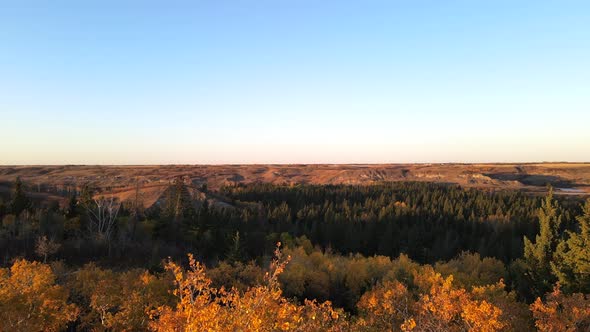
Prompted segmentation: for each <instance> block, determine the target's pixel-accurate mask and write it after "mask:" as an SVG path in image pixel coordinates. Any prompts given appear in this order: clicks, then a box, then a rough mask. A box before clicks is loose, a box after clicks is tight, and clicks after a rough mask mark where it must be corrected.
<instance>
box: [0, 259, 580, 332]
mask: <svg viewBox="0 0 590 332" xmlns="http://www.w3.org/2000/svg"><path fill="white" fill-rule="evenodd" d="M286 252H296V251H292V250H286ZM315 258H316V259H320V257H319V256H317V255H316V256H315ZM290 259H291V257H290V256H287V257H285V256H284V254H283V252H281V251H280V250H279V249H278V248H277V250H276V251H275V258H274V259H273V260H272V262H271V264H270V267H269V268H268V272H266V274H265V275H264V277H263V279H262V280H263V281H262V282H261V283H260V284H257V285H253V286H248V287H246V286H243V285H242V286H243V287H240V288H235V287H229V288H226V287H223V286H219V287H218V286H213V281H212V280H211V279H210V278H209V276H208V275H207V270H206V268H205V266H204V265H203V264H202V263H200V262H199V261H197V260H196V259H195V258H194V257H193V256H192V255H189V256H188V264H187V266H188V268H187V269H184V268H183V267H182V266H181V265H179V264H177V263H175V262H173V261H172V260H167V261H166V262H165V263H164V272H161V273H150V272H148V271H146V270H141V269H132V270H127V271H123V272H116V271H113V270H109V269H103V268H101V267H99V266H97V265H96V264H88V265H85V266H84V267H82V268H80V269H77V270H70V271H69V272H67V273H64V271H60V269H59V268H57V267H56V266H57V265H56V266H54V267H53V270H52V267H50V266H49V265H47V264H42V263H38V262H27V261H25V260H17V261H16V262H15V263H14V264H13V265H12V267H11V268H10V269H0V318H1V320H0V331H63V330H66V329H68V330H71V331H146V330H152V331H178V332H181V331H353V332H365V331H414V332H418V331H451V332H452V331H480V332H488V331H528V330H533V329H535V328H537V329H538V330H539V331H556V332H557V331H585V330H587V329H588V328H590V298H589V297H588V296H587V295H583V294H571V295H566V294H563V293H562V292H561V289H560V287H559V286H557V287H556V288H555V289H554V290H553V292H551V293H549V294H546V296H545V297H544V299H543V298H538V299H537V300H536V301H535V302H534V303H533V304H531V305H530V307H527V305H526V304H524V303H523V302H520V301H517V298H516V295H515V293H514V292H509V291H507V290H506V288H507V287H506V285H504V283H503V281H502V280H499V281H498V282H497V283H495V284H486V285H474V286H466V284H468V283H469V282H467V281H464V282H463V283H462V284H456V283H455V282H454V277H453V275H446V276H445V275H443V274H441V273H439V272H437V270H436V269H435V268H434V267H433V266H430V265H419V264H416V263H413V262H411V261H410V260H408V258H404V257H400V259H398V261H397V262H396V264H398V265H397V267H396V268H395V269H394V270H395V271H393V270H392V271H393V272H391V271H390V272H391V273H389V274H388V276H386V277H384V278H383V280H381V281H379V282H377V283H376V284H375V285H374V286H372V287H371V288H370V289H369V290H368V291H366V292H365V293H364V294H363V295H362V296H361V297H360V300H359V301H358V303H357V306H356V309H357V310H356V312H354V313H350V312H345V311H344V310H342V309H338V308H335V307H334V306H333V305H332V303H331V302H329V301H326V302H318V301H317V300H307V299H304V300H303V301H297V300H295V299H288V298H286V297H285V296H284V295H283V291H282V289H281V284H280V283H279V276H280V275H281V274H283V273H285V267H286V266H287V264H288V263H289V261H290ZM299 259H301V257H300V258H299ZM349 259H351V260H352V262H355V263H354V264H357V265H360V264H361V263H362V261H361V258H360V257H350V258H349ZM379 261H380V263H379V264H375V263H376V262H375V261H372V260H370V259H368V262H372V264H374V265H372V266H373V268H376V267H378V266H381V267H383V266H386V265H387V264H386V263H387V260H386V259H380V260H379ZM467 261H468V262H471V263H470V264H472V265H473V264H475V263H473V262H472V257H468V258H467ZM482 262H483V261H482ZM453 264H455V265H457V264H459V263H457V262H454V263H453ZM332 268H333V267H332ZM223 269H224V270H227V267H224V268H223ZM361 270H362V269H361ZM361 270H359V271H361ZM402 270H403V271H402ZM443 270H445V271H446V270H447V269H446V268H445V269H443ZM54 271H55V272H54ZM357 277H360V276H357ZM359 280H362V279H359ZM465 280H468V279H465ZM58 281H59V282H58ZM350 285H351V286H352V285H353V284H350Z"/></svg>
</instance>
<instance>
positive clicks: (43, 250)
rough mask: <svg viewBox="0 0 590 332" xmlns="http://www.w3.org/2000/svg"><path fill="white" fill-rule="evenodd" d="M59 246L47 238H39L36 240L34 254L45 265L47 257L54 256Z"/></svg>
mask: <svg viewBox="0 0 590 332" xmlns="http://www.w3.org/2000/svg"><path fill="white" fill-rule="evenodd" d="M60 247H61V245H60V244H59V243H57V242H54V241H53V240H49V239H47V236H40V237H39V238H38V239H37V245H36V246H35V253H36V254H37V255H39V257H43V263H47V257H48V256H51V255H53V254H55V253H56V252H57V251H58V250H59V248H60Z"/></svg>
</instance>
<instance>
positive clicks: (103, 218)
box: [86, 196, 121, 241]
mask: <svg viewBox="0 0 590 332" xmlns="http://www.w3.org/2000/svg"><path fill="white" fill-rule="evenodd" d="M120 208H121V203H120V202H118V201H117V199H115V197H113V196H111V197H104V196H101V197H100V198H94V199H93V200H92V204H87V205H86V210H87V211H88V214H89V215H90V226H91V228H92V231H93V232H95V233H96V235H97V236H98V237H99V238H100V239H105V240H107V241H108V240H109V239H110V238H111V234H112V232H113V229H114V226H115V221H116V220H117V215H118V214H119V209H120Z"/></svg>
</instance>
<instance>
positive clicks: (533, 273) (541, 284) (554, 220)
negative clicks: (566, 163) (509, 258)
mask: <svg viewBox="0 0 590 332" xmlns="http://www.w3.org/2000/svg"><path fill="white" fill-rule="evenodd" d="M537 215H538V218H539V234H537V236H536V238H535V242H534V243H533V242H531V241H530V240H529V239H528V238H527V237H526V236H525V237H524V260H525V262H526V264H527V270H528V271H527V273H528V277H529V278H530V279H531V283H532V284H531V286H532V290H533V293H534V295H536V296H540V295H543V294H545V293H546V292H548V291H550V290H551V287H552V285H553V283H554V281H555V277H554V275H553V274H552V270H551V262H552V261H553V253H554V251H555V249H556V247H557V243H558V240H559V238H558V236H559V226H560V225H561V215H560V211H559V206H558V204H557V202H556V201H555V200H554V199H553V188H552V187H549V193H548V195H547V197H545V199H544V200H543V203H542V205H541V208H540V209H539V211H538V214H537Z"/></svg>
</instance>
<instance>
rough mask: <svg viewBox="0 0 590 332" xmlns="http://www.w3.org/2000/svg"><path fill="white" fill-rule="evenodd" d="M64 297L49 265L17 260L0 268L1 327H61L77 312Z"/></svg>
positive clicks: (29, 329)
mask: <svg viewBox="0 0 590 332" xmlns="http://www.w3.org/2000/svg"><path fill="white" fill-rule="evenodd" d="M67 300H68V291H67V289H65V288H64V287H62V286H59V285H56V283H55V276H54V275H53V273H52V271H51V268H50V267H49V266H48V265H45V264H41V263H38V262H27V261H25V260H17V261H16V262H15V263H14V264H13V265H12V267H11V268H10V269H0V331H60V330H62V329H64V328H65V327H66V325H67V324H68V322H71V321H74V320H75V319H76V317H77V315H78V308H77V307H76V306H75V305H74V304H70V303H68V302H67Z"/></svg>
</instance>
